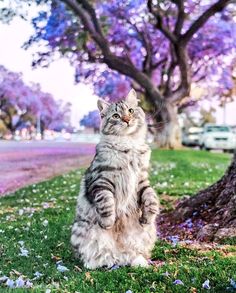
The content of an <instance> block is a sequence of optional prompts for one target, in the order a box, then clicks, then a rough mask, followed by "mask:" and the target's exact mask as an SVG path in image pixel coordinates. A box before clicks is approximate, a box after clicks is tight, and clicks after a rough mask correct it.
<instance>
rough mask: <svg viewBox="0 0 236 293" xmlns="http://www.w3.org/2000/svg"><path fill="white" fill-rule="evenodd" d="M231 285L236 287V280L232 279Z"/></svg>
mask: <svg viewBox="0 0 236 293" xmlns="http://www.w3.org/2000/svg"><path fill="white" fill-rule="evenodd" d="M230 285H231V286H232V287H233V288H234V289H236V281H234V280H233V279H230Z"/></svg>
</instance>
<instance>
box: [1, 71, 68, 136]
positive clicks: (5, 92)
mask: <svg viewBox="0 0 236 293" xmlns="http://www.w3.org/2000/svg"><path fill="white" fill-rule="evenodd" d="M69 111H70V108H69V105H68V104H66V105H61V104H60V103H59V102H57V101H55V99H54V98H53V96H52V95H51V94H49V93H45V92H43V91H42V90H41V89H40V86H39V85H38V84H31V85H26V84H25V83H24V81H23V80H22V76H21V74H19V73H15V72H11V71H9V70H7V69H6V68H5V67H4V66H0V119H1V121H2V123H4V125H5V127H6V128H7V129H8V130H10V131H11V132H14V131H15V130H16V129H17V128H18V127H19V126H20V125H21V124H22V123H25V122H30V123H31V125H34V126H35V125H36V121H37V119H40V123H41V129H42V130H43V129H45V128H49V129H54V128H55V127H58V126H59V125H62V124H64V123H65V122H66V120H67V117H68V113H69Z"/></svg>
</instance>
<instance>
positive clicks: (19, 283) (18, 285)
mask: <svg viewBox="0 0 236 293" xmlns="http://www.w3.org/2000/svg"><path fill="white" fill-rule="evenodd" d="M24 286H25V281H24V280H23V279H22V277H19V278H18V279H17V280H16V288H22V287H24Z"/></svg>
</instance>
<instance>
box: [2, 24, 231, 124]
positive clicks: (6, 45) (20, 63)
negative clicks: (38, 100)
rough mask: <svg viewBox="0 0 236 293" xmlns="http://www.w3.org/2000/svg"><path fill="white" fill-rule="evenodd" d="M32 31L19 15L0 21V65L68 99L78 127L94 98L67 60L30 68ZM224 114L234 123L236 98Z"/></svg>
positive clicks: (92, 106)
mask: <svg viewBox="0 0 236 293" xmlns="http://www.w3.org/2000/svg"><path fill="white" fill-rule="evenodd" d="M32 33H33V28H32V26H31V24H30V23H29V22H26V21H24V20H22V19H20V18H15V19H14V20H13V21H12V22H11V23H10V24H9V25H8V24H2V23H0V40H1V46H0V64H1V65H4V66H5V67H6V68H7V69H9V70H11V71H15V72H22V73H23V79H24V81H25V82H26V83H29V82H36V83H39V84H40V85H41V88H42V90H43V91H45V92H49V93H51V94H52V95H53V96H54V98H55V99H57V100H63V101H65V102H70V103H71V104H72V107H71V110H72V113H71V122H72V125H73V126H79V120H80V119H81V118H82V117H83V115H84V114H86V113H88V111H90V110H94V109H96V104H97V97H96V96H94V95H93V91H92V88H91V87H89V86H88V85H84V84H75V83H74V68H73V67H72V66H71V65H70V64H69V62H68V60H66V59H59V60H57V61H54V62H53V63H51V65H50V66H49V67H48V68H40V67H37V68H36V69H32V67H31V62H32V60H33V57H32V54H33V53H34V51H33V49H30V50H27V51H26V50H24V49H23V48H22V44H23V43H24V42H25V41H26V40H27V39H28V38H29V36H30V35H31V34H32ZM34 50H35V49H34ZM204 107H210V104H209V103H205V104H204ZM213 107H215V108H216V110H217V112H216V118H217V123H223V117H224V114H223V110H222V108H220V107H218V103H216V102H214V103H213ZM225 116H226V123H228V124H230V125H236V101H235V102H234V103H230V104H227V106H226V115H225Z"/></svg>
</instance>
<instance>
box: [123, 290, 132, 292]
mask: <svg viewBox="0 0 236 293" xmlns="http://www.w3.org/2000/svg"><path fill="white" fill-rule="evenodd" d="M125 293H133V292H132V291H131V290H127V291H126V292H125Z"/></svg>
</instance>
